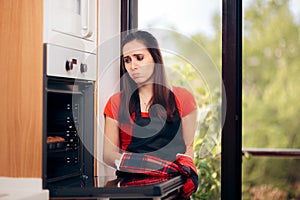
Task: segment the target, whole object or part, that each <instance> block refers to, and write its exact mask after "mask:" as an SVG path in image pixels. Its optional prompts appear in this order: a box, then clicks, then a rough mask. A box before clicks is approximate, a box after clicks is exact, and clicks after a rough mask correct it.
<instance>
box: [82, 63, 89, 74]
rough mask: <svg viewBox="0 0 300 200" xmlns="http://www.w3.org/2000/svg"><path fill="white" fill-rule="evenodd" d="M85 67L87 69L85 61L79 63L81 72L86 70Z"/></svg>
mask: <svg viewBox="0 0 300 200" xmlns="http://www.w3.org/2000/svg"><path fill="white" fill-rule="evenodd" d="M87 69H88V67H87V64H85V63H81V64H80V71H81V73H84V72H87Z"/></svg>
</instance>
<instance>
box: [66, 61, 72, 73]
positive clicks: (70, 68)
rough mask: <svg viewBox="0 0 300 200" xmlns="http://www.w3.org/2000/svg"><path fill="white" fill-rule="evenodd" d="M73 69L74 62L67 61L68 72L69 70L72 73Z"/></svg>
mask: <svg viewBox="0 0 300 200" xmlns="http://www.w3.org/2000/svg"><path fill="white" fill-rule="evenodd" d="M72 69H73V62H72V61H69V60H67V61H66V70H67V71H70V70H72Z"/></svg>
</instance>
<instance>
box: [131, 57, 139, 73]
mask: <svg viewBox="0 0 300 200" xmlns="http://www.w3.org/2000/svg"><path fill="white" fill-rule="evenodd" d="M137 68H138V63H137V62H136V60H134V59H132V60H131V69H132V70H134V69H137Z"/></svg>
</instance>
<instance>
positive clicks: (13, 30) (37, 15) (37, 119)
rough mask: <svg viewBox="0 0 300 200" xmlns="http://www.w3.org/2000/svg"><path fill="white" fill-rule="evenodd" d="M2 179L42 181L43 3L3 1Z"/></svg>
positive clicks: (0, 59)
mask: <svg viewBox="0 0 300 200" xmlns="http://www.w3.org/2000/svg"><path fill="white" fill-rule="evenodd" d="M0 69H1V72H0V73H1V75H0V95H1V98H0V163H1V164H0V176H8V177H42V97H43V95H42V94H43V93H42V92H43V1H42V0H21V1H19V0H18V1H15V0H3V1H2V0H1V1H0Z"/></svg>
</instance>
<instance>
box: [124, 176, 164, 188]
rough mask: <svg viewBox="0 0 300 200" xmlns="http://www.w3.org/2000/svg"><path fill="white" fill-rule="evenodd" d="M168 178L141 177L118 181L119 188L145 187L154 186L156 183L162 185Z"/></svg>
mask: <svg viewBox="0 0 300 200" xmlns="http://www.w3.org/2000/svg"><path fill="white" fill-rule="evenodd" d="M168 179H169V178H168V177H160V176H142V177H135V178H132V177H131V178H124V179H122V180H121V181H120V186H121V187H129V186H147V185H155V184H158V183H162V182H165V181H167V180H168Z"/></svg>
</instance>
